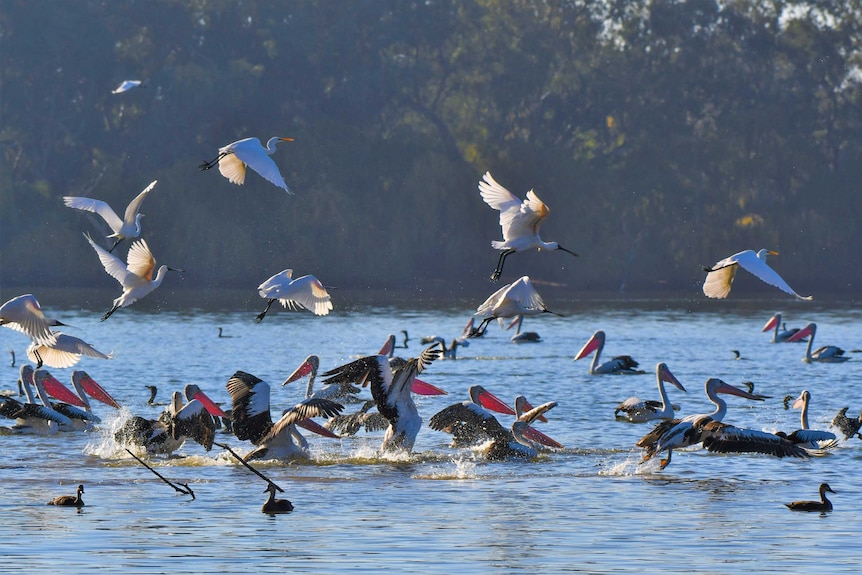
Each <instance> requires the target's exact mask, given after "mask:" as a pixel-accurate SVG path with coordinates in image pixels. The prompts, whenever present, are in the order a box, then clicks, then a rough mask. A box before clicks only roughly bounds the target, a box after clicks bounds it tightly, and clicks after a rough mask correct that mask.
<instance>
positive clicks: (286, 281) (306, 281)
mask: <svg viewBox="0 0 862 575" xmlns="http://www.w3.org/2000/svg"><path fill="white" fill-rule="evenodd" d="M292 278H293V270H292V269H287V270H284V271H281V272H278V273H277V274H275V275H274V276H272V277H271V278H269V279H268V280H266V281H265V282H263V283H262V284H260V285H259V286H258V288H257V291H258V293H259V294H260V297H262V298H265V299H268V300H269V301H267V302H266V308H265V309H264V310H263V311H262V312H261V313H260V314H258V316H257V319H256V321H257V322H258V323H260V322H261V321H263V318H264V317H265V316H266V312H268V311H269V308H270V306H271V305H272V304H273V302H275V300H278V301H279V302H281V305H283V306H284V307H285V309H287V308H291V309H307V310H309V311H311V312H312V313H313V314H314V315H326V314H328V313H329V312H330V311H332V302H331V301H330V297H329V293H328V292H327V291H326V288H325V287H323V284H322V283H320V280H319V279H317V278H316V277H314V276H312V275H306V276H302V277H299V278H296V279H292Z"/></svg>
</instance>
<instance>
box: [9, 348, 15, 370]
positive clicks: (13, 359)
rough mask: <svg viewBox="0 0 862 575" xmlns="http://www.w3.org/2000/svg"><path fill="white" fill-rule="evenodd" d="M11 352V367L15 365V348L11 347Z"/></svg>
mask: <svg viewBox="0 0 862 575" xmlns="http://www.w3.org/2000/svg"><path fill="white" fill-rule="evenodd" d="M9 354H10V355H11V356H12V361H10V362H9V366H10V367H15V350H14V349H10V350H9Z"/></svg>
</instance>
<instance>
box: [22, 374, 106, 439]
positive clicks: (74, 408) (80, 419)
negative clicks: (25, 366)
mask: <svg viewBox="0 0 862 575" xmlns="http://www.w3.org/2000/svg"><path fill="white" fill-rule="evenodd" d="M33 383H34V385H35V387H36V393H37V394H38V396H39V399H40V400H41V401H42V403H43V404H44V405H46V406H47V407H50V408H52V409H55V410H57V411H58V412H60V413H62V414H63V415H65V416H66V417H68V418H69V419H70V420H71V422H70V424H68V425H62V424H61V425H60V430H61V431H63V430H64V429H70V430H76V431H81V430H85V429H91V428H92V427H93V425H94V424H96V423H101V422H102V420H101V418H100V417H99V416H97V415H95V414H94V413H93V412H92V411H90V410H88V409H87V404H86V403H84V401H83V400H81V399H80V398H79V397H78V396H77V395H75V394H74V393H72V391H71V390H69V388H67V387H66V386H64V385H63V384H62V383H60V382H59V381H58V380H57V379H56V378H55V377H54V376H52V375H51V374H50V373H48V372H47V371H45V370H44V369H37V370H36V371H35V372H34V373H33ZM46 383H47V384H48V385H50V386H51V387H52V388H53V391H54V393H56V394H57V395H60V396H61V397H62V401H55V402H52V401H51V400H50V397H49V396H50V395H51V394H49V393H48V392H47V391H46V390H45V386H46ZM60 389H62V390H63V391H60Z"/></svg>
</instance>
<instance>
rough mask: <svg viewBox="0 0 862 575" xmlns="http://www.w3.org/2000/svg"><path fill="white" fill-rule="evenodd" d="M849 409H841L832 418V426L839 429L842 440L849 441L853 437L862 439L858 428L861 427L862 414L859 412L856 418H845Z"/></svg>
mask: <svg viewBox="0 0 862 575" xmlns="http://www.w3.org/2000/svg"><path fill="white" fill-rule="evenodd" d="M848 409H849V407H842V408H841V409H840V410H839V411H838V413H837V414H835V417H834V418H832V426H833V427H835V428H837V429H839V430H840V431H841V433H843V434H844V439H845V440H847V439H850V438H851V437H853V436H854V435H855V436H856V437H858V438H859V439H862V434H860V433H859V428H860V427H862V412H859V416H858V417H847V410H848Z"/></svg>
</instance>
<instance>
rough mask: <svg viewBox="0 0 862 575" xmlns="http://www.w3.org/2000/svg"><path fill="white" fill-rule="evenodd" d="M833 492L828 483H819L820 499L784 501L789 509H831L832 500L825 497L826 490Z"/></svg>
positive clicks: (821, 510) (823, 510)
mask: <svg viewBox="0 0 862 575" xmlns="http://www.w3.org/2000/svg"><path fill="white" fill-rule="evenodd" d="M827 491H828V492H829V493H835V492H834V491H833V490H832V488H831V487H829V484H828V483H821V484H820V501H794V502H793V503H785V504H784V505H785V506H787V508H788V509H790V510H791V511H820V512H825V511H832V502H831V501H829V500H828V499H826V492H827Z"/></svg>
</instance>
